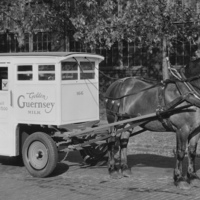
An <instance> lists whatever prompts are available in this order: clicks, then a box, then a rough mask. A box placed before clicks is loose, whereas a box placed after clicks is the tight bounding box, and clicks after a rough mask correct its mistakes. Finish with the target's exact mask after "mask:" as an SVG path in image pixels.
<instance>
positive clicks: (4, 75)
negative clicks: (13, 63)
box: [0, 66, 8, 92]
mask: <svg viewBox="0 0 200 200" xmlns="http://www.w3.org/2000/svg"><path fill="white" fill-rule="evenodd" d="M1 91H8V66H1V67H0V92H1Z"/></svg>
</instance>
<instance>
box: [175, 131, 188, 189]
mask: <svg viewBox="0 0 200 200" xmlns="http://www.w3.org/2000/svg"><path fill="white" fill-rule="evenodd" d="M187 132H188V130H187V127H183V128H182V129H179V130H177V132H176V143H177V144H176V167H175V169H174V184H175V185H176V186H178V187H179V188H180V189H188V188H189V184H188V183H187V182H186V179H185V178H184V177H183V160H184V157H185V151H186V144H187Z"/></svg>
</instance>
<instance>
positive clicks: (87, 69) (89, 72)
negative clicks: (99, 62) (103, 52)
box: [80, 62, 95, 79]
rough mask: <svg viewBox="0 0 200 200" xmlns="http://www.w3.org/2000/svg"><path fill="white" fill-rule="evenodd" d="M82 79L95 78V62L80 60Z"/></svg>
mask: <svg viewBox="0 0 200 200" xmlns="http://www.w3.org/2000/svg"><path fill="white" fill-rule="evenodd" d="M80 70H81V72H80V79H94V78H95V71H94V70H95V62H80Z"/></svg>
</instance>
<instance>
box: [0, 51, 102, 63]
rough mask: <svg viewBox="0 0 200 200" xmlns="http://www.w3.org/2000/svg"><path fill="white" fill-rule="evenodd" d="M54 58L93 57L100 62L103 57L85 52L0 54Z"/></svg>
mask: <svg viewBox="0 0 200 200" xmlns="http://www.w3.org/2000/svg"><path fill="white" fill-rule="evenodd" d="M13 56H15V57H40V56H41V57H55V58H60V60H61V61H62V60H65V59H68V58H72V57H86V56H89V57H93V58H98V59H100V60H101V61H102V60H104V57H103V56H101V55H98V54H93V53H86V52H20V53H0V57H13Z"/></svg>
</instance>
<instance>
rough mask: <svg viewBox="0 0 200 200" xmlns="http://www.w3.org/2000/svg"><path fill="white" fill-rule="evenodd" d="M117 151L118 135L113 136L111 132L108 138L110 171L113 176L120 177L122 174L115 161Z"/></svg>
mask: <svg viewBox="0 0 200 200" xmlns="http://www.w3.org/2000/svg"><path fill="white" fill-rule="evenodd" d="M112 131H113V130H112ZM115 151H116V136H112V133H111V137H110V138H109V139H108V172H109V174H110V176H111V177H112V178H119V177H120V174H119V170H118V169H117V166H116V162H115Z"/></svg>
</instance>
